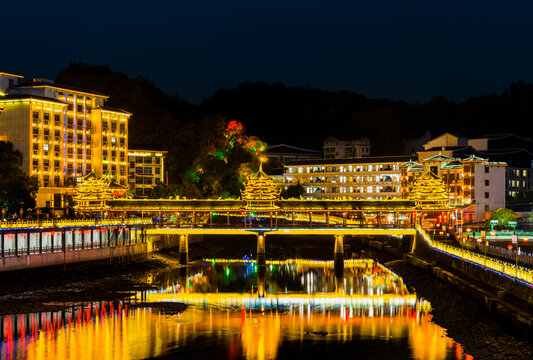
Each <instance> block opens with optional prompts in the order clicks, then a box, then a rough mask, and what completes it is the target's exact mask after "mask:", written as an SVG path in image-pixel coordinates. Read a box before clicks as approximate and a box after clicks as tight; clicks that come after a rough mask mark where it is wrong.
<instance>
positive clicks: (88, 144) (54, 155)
mask: <svg viewBox="0 0 533 360" xmlns="http://www.w3.org/2000/svg"><path fill="white" fill-rule="evenodd" d="M0 84H2V85H3V86H4V87H5V86H6V84H7V88H1V89H0V91H1V92H2V93H3V94H4V95H3V96H0V108H2V109H3V110H2V111H1V112H0V139H2V140H6V141H10V142H12V143H13V144H14V146H15V147H16V148H17V149H18V150H19V151H21V152H22V154H23V155H24V162H23V171H24V172H26V173H27V174H28V175H29V176H33V177H36V178H37V179H38V183H39V192H38V194H37V199H36V200H37V207H52V208H63V207H65V206H66V195H68V193H69V191H71V190H72V186H73V185H75V184H76V183H77V181H78V179H81V178H82V177H84V176H86V175H87V174H89V173H91V172H92V171H94V172H96V173H98V174H102V175H103V176H104V177H105V178H108V179H110V180H112V181H114V182H116V183H117V184H120V185H127V184H128V180H127V179H128V161H127V154H128V121H129V118H130V116H131V114H130V113H128V112H127V111H124V110H121V109H115V108H110V107H107V106H105V101H106V100H107V99H108V96H106V95H104V94H101V93H98V92H95V91H91V90H84V89H77V88H74V87H70V86H64V85H58V84H55V83H53V82H51V81H41V80H38V79H34V80H33V81H31V82H22V77H21V76H18V75H17V76H16V75H12V74H6V73H2V74H0Z"/></svg>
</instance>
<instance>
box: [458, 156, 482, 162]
mask: <svg viewBox="0 0 533 360" xmlns="http://www.w3.org/2000/svg"><path fill="white" fill-rule="evenodd" d="M487 160H488V159H483V158H480V157H479V156H476V155H470V156H469V157H467V158H465V159H463V160H462V161H472V162H484V161H487Z"/></svg>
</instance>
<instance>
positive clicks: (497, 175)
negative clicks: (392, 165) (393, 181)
mask: <svg viewBox="0 0 533 360" xmlns="http://www.w3.org/2000/svg"><path fill="white" fill-rule="evenodd" d="M506 166H507V164H506V163H504V162H490V161H488V160H487V159H483V158H479V157H477V156H474V155H471V156H469V157H465V158H463V159H460V158H452V157H449V156H446V155H442V154H437V155H434V156H431V157H428V158H419V159H418V162H414V161H410V162H407V163H404V164H401V165H400V168H401V170H402V171H401V173H402V189H401V193H402V198H408V196H409V192H410V190H411V188H412V185H413V183H414V180H415V179H416V178H417V176H419V175H420V174H423V173H424V172H425V171H427V170H430V171H431V172H432V173H434V174H435V175H438V176H439V177H441V178H442V179H443V180H444V182H445V183H446V185H447V187H448V191H449V193H450V201H449V204H450V205H464V206H468V207H466V208H465V209H464V210H463V219H464V220H465V221H481V220H483V219H485V214H486V213H489V212H491V211H493V210H496V209H498V208H501V207H505V168H506Z"/></svg>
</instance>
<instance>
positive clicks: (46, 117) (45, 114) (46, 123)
mask: <svg viewBox="0 0 533 360" xmlns="http://www.w3.org/2000/svg"><path fill="white" fill-rule="evenodd" d="M43 120H44V124H45V125H48V121H49V120H50V114H49V113H44V114H43Z"/></svg>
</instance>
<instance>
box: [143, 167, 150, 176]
mask: <svg viewBox="0 0 533 360" xmlns="http://www.w3.org/2000/svg"><path fill="white" fill-rule="evenodd" d="M144 174H145V175H152V168H151V167H145V168H144Z"/></svg>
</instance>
